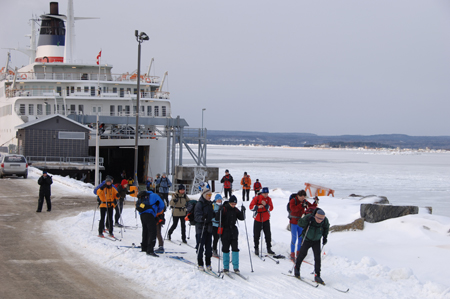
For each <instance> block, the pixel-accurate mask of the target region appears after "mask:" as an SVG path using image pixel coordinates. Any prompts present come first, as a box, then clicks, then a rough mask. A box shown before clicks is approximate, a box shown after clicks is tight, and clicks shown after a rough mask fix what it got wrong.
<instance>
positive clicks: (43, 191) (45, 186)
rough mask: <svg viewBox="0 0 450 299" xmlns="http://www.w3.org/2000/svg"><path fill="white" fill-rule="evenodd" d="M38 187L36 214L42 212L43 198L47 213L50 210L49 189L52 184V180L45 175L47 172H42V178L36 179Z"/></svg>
mask: <svg viewBox="0 0 450 299" xmlns="http://www.w3.org/2000/svg"><path fill="white" fill-rule="evenodd" d="M38 184H39V185H40V187H39V200H38V208H37V210H36V212H38V213H40V212H41V211H42V206H43V205H44V197H45V202H46V204H47V212H50V211H51V210H52V202H51V200H50V195H51V187H50V185H51V184H53V179H52V177H51V176H49V175H48V174H47V171H45V170H44V171H43V172H42V176H41V177H40V178H39V179H38Z"/></svg>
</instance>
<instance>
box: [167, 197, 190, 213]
mask: <svg viewBox="0 0 450 299" xmlns="http://www.w3.org/2000/svg"><path fill="white" fill-rule="evenodd" d="M189 200H190V199H189V197H188V196H187V195H186V193H185V194H183V195H181V194H180V193H179V192H178V191H177V192H176V193H175V194H174V195H172V200H171V201H170V203H169V205H170V206H171V207H172V209H173V211H172V215H173V216H175V217H184V216H186V204H187V202H188V201H189Z"/></svg>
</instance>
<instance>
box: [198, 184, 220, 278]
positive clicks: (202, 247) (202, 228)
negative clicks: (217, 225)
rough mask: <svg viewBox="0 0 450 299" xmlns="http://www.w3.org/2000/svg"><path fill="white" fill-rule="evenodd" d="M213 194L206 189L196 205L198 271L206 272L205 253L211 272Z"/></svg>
mask: <svg viewBox="0 0 450 299" xmlns="http://www.w3.org/2000/svg"><path fill="white" fill-rule="evenodd" d="M211 196H212V193H211V191H210V190H209V189H205V190H203V192H202V195H201V196H200V199H199V200H198V202H197V204H196V205H195V210H194V218H195V222H196V224H195V234H196V235H195V237H196V239H197V262H198V269H199V270H202V271H204V270H205V268H204V267H203V252H205V264H206V269H207V270H208V271H211V270H212V269H211V256H212V248H211V242H212V231H213V228H212V220H213V218H214V217H215V215H214V210H213V207H212V202H211Z"/></svg>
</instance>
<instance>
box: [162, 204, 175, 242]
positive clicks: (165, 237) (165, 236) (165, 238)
mask: <svg viewBox="0 0 450 299" xmlns="http://www.w3.org/2000/svg"><path fill="white" fill-rule="evenodd" d="M172 218H173V209H172V215H171V216H170V219H169V224H168V225H167V229H166V233H165V235H164V240H167V232H168V231H169V226H170V221H172Z"/></svg>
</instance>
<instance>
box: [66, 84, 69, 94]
mask: <svg viewBox="0 0 450 299" xmlns="http://www.w3.org/2000/svg"><path fill="white" fill-rule="evenodd" d="M66 95H67V96H70V89H69V86H67V87H66Z"/></svg>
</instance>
